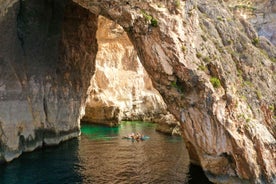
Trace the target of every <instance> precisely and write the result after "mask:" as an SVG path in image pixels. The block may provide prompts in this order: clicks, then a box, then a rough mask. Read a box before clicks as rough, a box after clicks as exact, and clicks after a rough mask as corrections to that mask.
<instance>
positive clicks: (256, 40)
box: [252, 38, 260, 46]
mask: <svg viewBox="0 0 276 184" xmlns="http://www.w3.org/2000/svg"><path fill="white" fill-rule="evenodd" d="M259 42H260V41H259V38H253V40H252V44H253V45H255V46H257V45H258V44H259Z"/></svg>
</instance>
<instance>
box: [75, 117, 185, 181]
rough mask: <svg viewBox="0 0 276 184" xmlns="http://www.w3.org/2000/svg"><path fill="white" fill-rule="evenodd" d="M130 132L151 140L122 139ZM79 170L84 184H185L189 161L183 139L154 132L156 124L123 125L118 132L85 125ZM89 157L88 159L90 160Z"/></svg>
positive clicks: (128, 123)
mask: <svg viewBox="0 0 276 184" xmlns="http://www.w3.org/2000/svg"><path fill="white" fill-rule="evenodd" d="M131 132H140V133H142V134H144V135H147V136H149V137H150V139H148V140H146V141H142V142H132V141H131V140H125V139H122V137H123V136H124V135H128V134H130V133H131ZM82 133H83V136H82V138H81V139H82V140H81V141H80V150H79V152H80V158H81V159H80V160H82V161H84V162H86V163H87V164H83V166H84V168H83V169H81V170H80V172H81V175H83V176H85V177H84V178H85V181H84V182H85V183H109V182H111V181H112V182H114V183H185V181H186V180H187V175H186V173H188V167H189V158H188V156H187V151H186V149H185V146H184V144H183V142H182V139H181V138H180V137H170V136H165V135H163V134H159V133H157V132H155V127H154V124H151V123H134V122H124V123H122V124H121V126H120V127H119V128H108V127H102V126H94V128H91V125H83V127H82ZM88 155H89V156H88Z"/></svg>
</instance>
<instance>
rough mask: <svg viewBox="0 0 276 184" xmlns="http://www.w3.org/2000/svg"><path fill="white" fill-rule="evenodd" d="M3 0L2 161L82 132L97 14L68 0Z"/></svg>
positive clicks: (0, 56) (0, 76)
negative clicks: (81, 122)
mask: <svg viewBox="0 0 276 184" xmlns="http://www.w3.org/2000/svg"><path fill="white" fill-rule="evenodd" d="M4 2H6V4H7V5H9V6H7V7H6V8H7V9H6V12H1V15H2V16H1V17H0V33H1V34H0V43H1V44H0V71H1V73H0V130H1V131H0V161H10V160H12V159H13V158H15V157H17V156H19V155H20V154H21V153H22V152H24V151H31V150H34V149H35V148H37V147H41V146H42V145H44V144H46V145H49V144H57V143H59V142H60V141H62V140H67V139H69V138H71V137H76V136H78V135H79V120H80V117H81V111H84V102H85V98H86V97H85V94H86V91H87V88H88V86H89V80H90V78H91V76H92V75H93V72H94V64H93V62H90V61H91V60H94V59H95V56H96V52H97V44H96V39H95V34H96V29H95V28H96V27H97V16H96V15H93V14H91V13H90V12H89V11H88V10H86V9H84V8H82V7H80V6H76V5H74V4H67V5H66V3H65V1H47V2H44V3H42V1H36V0H30V1H19V2H16V3H15V4H13V6H11V4H10V3H12V2H13V1H10V3H8V2H9V1H4ZM1 3H2V1H1ZM6 4H5V3H4V4H1V11H2V10H3V9H5V8H4V7H5V5H6ZM3 6H4V7H3ZM91 28H93V29H91ZM76 43H77V44H76ZM82 109H83V110H82Z"/></svg>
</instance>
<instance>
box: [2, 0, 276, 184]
mask: <svg viewBox="0 0 276 184" xmlns="http://www.w3.org/2000/svg"><path fill="white" fill-rule="evenodd" d="M3 2H4V5H6V6H10V5H11V4H10V3H12V2H13V1H11V0H5V1H3ZM42 2H43V3H42ZM74 2H75V3H76V4H74V3H71V2H70V3H69V4H67V5H68V6H66V7H65V8H64V6H62V5H63V3H64V2H62V1H47V3H45V2H44V1H40V0H38V1H37V0H36V1H35V0H25V1H21V6H19V5H20V4H19V3H16V4H13V6H10V8H9V9H8V10H7V11H5V12H6V13H5V12H4V13H3V12H1V18H0V32H1V33H5V34H0V35H1V36H0V43H5V44H4V45H3V44H1V45H0V59H1V64H2V66H1V68H3V70H2V71H5V72H6V73H5V74H4V73H3V74H2V73H1V75H3V76H1V78H0V79H1V84H2V85H1V86H0V88H1V101H0V103H1V104H0V108H1V109H0V112H1V115H0V122H1V123H0V127H1V128H0V136H1V139H0V144H1V150H0V158H1V160H3V159H5V160H9V159H11V158H13V157H14V156H13V157H8V156H7V155H15V153H16V154H17V155H18V154H20V153H21V151H24V150H26V149H27V146H26V145H30V144H31V143H33V145H34V144H39V143H41V142H42V141H44V142H45V143H47V141H45V140H47V139H48V138H52V139H53V137H55V138H59V139H60V137H61V135H72V134H71V133H72V132H74V133H76V132H78V131H77V129H78V127H79V123H78V120H79V118H80V115H81V113H82V111H81V109H82V108H83V107H84V106H83V104H84V101H85V98H86V95H85V94H86V89H87V88H88V86H89V84H88V83H89V81H90V79H91V76H92V75H93V71H94V64H93V62H91V61H94V59H95V54H96V52H97V44H96V41H95V37H96V34H95V31H96V29H97V24H96V19H97V16H98V15H102V16H105V17H107V18H109V19H111V20H113V21H114V22H116V23H118V24H119V25H121V26H122V27H123V28H124V30H125V31H127V34H128V37H129V38H130V40H131V42H132V43H133V45H134V47H135V50H136V51H137V54H138V56H139V58H140V61H141V63H142V64H143V66H144V67H145V69H146V71H147V72H148V74H149V76H150V77H151V79H152V83H153V86H154V87H155V88H156V89H157V90H158V91H159V92H160V94H161V95H162V97H163V99H164V101H165V103H166V104H167V106H168V110H169V111H170V112H171V113H173V114H174V115H175V117H176V118H177V119H178V120H179V121H180V122H181V126H182V136H183V138H184V139H185V141H186V144H187V146H188V149H189V154H190V157H191V159H192V160H193V162H196V163H198V164H200V165H201V166H202V168H203V169H204V171H205V173H206V174H207V176H208V177H209V179H210V180H213V181H216V182H218V183H223V182H225V183H226V182H228V183H275V182H276V159H275V158H276V140H275V137H276V120H275V115H276V110H275V104H276V99H275V97H276V89H275V88H276V72H275V70H276V69H275V67H276V64H275V62H273V61H275V57H276V51H275V50H276V49H275V47H274V46H273V45H272V44H271V43H270V42H269V41H268V40H267V39H265V38H262V37H259V36H258V34H257V32H256V31H255V29H254V27H253V26H252V24H250V22H248V21H247V20H246V19H244V17H242V16H235V15H234V14H233V10H232V9H229V5H228V4H227V3H228V2H224V1H211V0H197V1H194V0H186V1H157V0H156V1H153V0H145V1H127V0H113V1H104V0H75V1H74ZM272 2H273V1H272ZM1 3H2V2H1ZM22 4H23V5H24V6H22ZM64 4H65V3H64ZM3 9H5V8H2V7H1V11H2V10H3ZM34 9H35V10H36V11H32V10H34ZM57 9H58V10H59V11H57ZM61 10H65V11H61ZM63 12H64V14H65V16H64V18H62V17H63V16H62V13H63ZM45 15H52V16H45ZM57 17H58V18H60V19H58V18H57ZM61 23H62V24H61ZM45 25H47V27H46V28H45V27H43V26H45ZM61 25H63V26H61ZM88 61H89V62H88ZM46 76H48V77H49V78H48V77H46ZM7 81H8V82H7ZM3 83H4V85H3ZM14 94H15V95H14ZM70 117H71V119H70ZM20 125H22V126H20ZM21 127H23V128H21ZM27 130H28V131H27ZM35 130H39V131H41V132H39V131H35ZM39 136H40V137H39ZM32 140H33V141H32ZM37 140H42V141H40V142H39V141H37ZM50 142H54V141H50ZM33 147H35V146H33Z"/></svg>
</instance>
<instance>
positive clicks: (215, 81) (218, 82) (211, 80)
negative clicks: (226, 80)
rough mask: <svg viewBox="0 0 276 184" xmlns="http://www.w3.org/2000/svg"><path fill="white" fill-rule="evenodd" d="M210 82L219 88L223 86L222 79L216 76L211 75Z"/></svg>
mask: <svg viewBox="0 0 276 184" xmlns="http://www.w3.org/2000/svg"><path fill="white" fill-rule="evenodd" d="M210 82H211V83H212V85H213V87H214V88H219V87H220V86H221V84H220V80H219V79H218V78H216V77H211V79H210Z"/></svg>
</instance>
